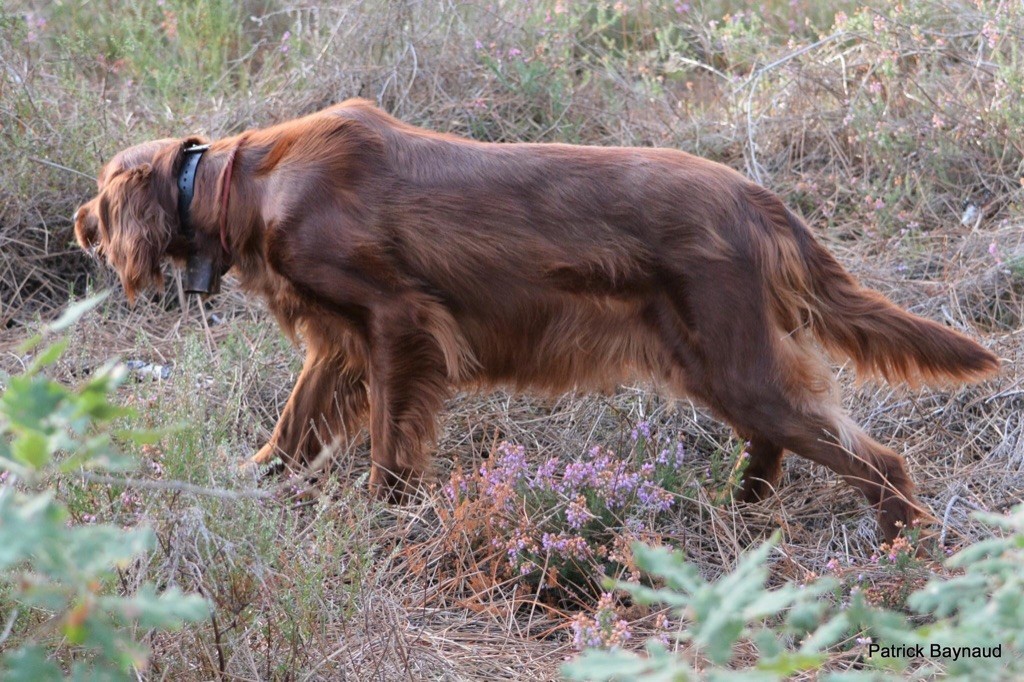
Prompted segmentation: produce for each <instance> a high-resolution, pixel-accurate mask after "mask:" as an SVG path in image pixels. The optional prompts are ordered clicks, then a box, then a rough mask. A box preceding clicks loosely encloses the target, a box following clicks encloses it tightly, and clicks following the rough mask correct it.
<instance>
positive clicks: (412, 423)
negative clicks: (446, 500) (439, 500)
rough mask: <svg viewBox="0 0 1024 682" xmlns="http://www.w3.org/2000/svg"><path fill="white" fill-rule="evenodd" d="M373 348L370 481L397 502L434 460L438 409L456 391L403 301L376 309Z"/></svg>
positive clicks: (434, 348)
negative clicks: (431, 455) (431, 450)
mask: <svg viewBox="0 0 1024 682" xmlns="http://www.w3.org/2000/svg"><path fill="white" fill-rule="evenodd" d="M374 312H375V314H374V323H373V328H372V334H371V342H370V343H371V347H370V440H371V445H370V455H371V459H372V460H373V468H372V470H371V473H370V486H371V488H372V489H373V490H374V492H375V494H376V495H377V496H378V497H380V498H382V499H387V500H389V501H391V502H399V503H400V502H403V501H405V500H407V499H408V497H409V495H410V494H411V493H412V492H414V490H415V488H416V485H417V484H418V481H419V477H420V475H421V474H422V473H423V470H424V469H425V468H426V465H427V461H428V459H429V452H428V447H430V445H432V443H433V441H434V438H435V431H436V426H437V424H436V420H437V413H438V412H439V411H440V410H441V408H442V406H443V405H444V400H445V398H446V397H447V396H448V395H449V393H450V387H449V383H448V377H447V373H446V365H445V359H444V355H443V353H442V351H441V349H440V347H439V346H438V343H437V340H436V338H435V337H434V336H433V335H432V334H430V333H429V332H428V331H426V330H425V329H423V328H422V327H420V326H419V319H418V317H417V310H416V309H415V307H414V306H411V305H406V303H404V302H402V303H400V304H398V305H395V306H391V307H389V308H388V309H385V310H376V311H374Z"/></svg>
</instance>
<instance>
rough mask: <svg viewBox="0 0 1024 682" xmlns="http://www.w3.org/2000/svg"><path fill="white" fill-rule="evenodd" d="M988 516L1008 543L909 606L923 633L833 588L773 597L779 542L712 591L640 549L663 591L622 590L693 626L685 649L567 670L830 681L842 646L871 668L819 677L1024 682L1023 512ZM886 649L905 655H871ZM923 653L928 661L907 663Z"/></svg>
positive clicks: (960, 559)
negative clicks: (818, 675)
mask: <svg viewBox="0 0 1024 682" xmlns="http://www.w3.org/2000/svg"><path fill="white" fill-rule="evenodd" d="M979 518H980V519H981V520H982V521H984V522H985V523H986V524H988V525H991V526H994V527H996V528H999V529H1002V530H1003V531H1004V532H1006V533H1007V535H1006V537H997V538H993V539H989V540H985V541H982V542H979V543H976V544H974V545H972V546H970V547H968V548H967V549H964V550H963V551H961V552H959V553H958V554H956V555H954V556H953V557H952V558H950V559H949V560H948V561H947V566H948V567H949V568H950V569H953V570H954V571H957V573H955V574H954V575H953V577H945V576H935V577H933V578H932V579H931V580H930V581H929V582H928V583H927V584H926V585H925V586H924V587H922V588H921V589H919V590H917V591H915V592H914V593H913V594H911V595H910V598H909V600H908V602H907V604H908V606H909V607H910V608H911V609H912V610H913V611H915V612H916V613H917V614H919V616H921V617H924V620H926V624H924V625H919V626H916V627H915V626H914V624H912V621H911V620H910V619H908V618H907V617H906V616H904V615H903V614H898V613H896V612H893V611H889V610H886V609H881V608H876V607H872V606H870V605H868V604H867V603H866V601H865V600H864V598H863V596H862V594H860V593H859V592H857V593H856V594H854V595H853V596H852V598H851V599H850V601H849V603H846V604H843V603H842V602H841V601H840V600H839V599H838V592H837V590H836V588H837V587H838V583H837V581H836V580H835V579H833V578H820V579H817V580H814V581H812V582H810V583H808V584H806V585H795V584H792V583H788V584H786V585H785V586H783V587H781V588H778V589H774V590H770V589H767V588H766V581H767V578H768V568H767V561H768V557H769V555H770V553H771V550H772V548H773V547H774V545H775V543H776V542H777V536H776V539H774V540H772V541H770V542H768V543H765V544H763V545H761V546H760V547H759V548H757V549H755V550H753V551H751V552H749V553H748V554H747V555H746V556H745V557H744V558H743V559H742V560H741V561H740V563H739V565H738V566H737V568H736V570H734V571H733V572H732V573H730V574H728V575H726V576H725V577H723V578H722V579H721V580H718V581H717V582H713V583H711V582H707V581H705V580H704V579H703V578H702V577H701V576H700V573H699V571H698V569H697V567H696V566H694V565H693V564H690V563H688V562H687V561H686V560H685V559H684V558H683V556H682V555H681V554H679V553H678V552H670V551H669V550H667V549H664V548H651V547H645V546H642V545H638V546H635V547H634V549H633V553H634V556H635V559H636V563H637V565H638V566H639V567H640V568H641V569H643V570H645V571H647V572H649V573H650V574H652V576H653V577H654V579H655V582H657V583H660V584H663V585H664V586H663V587H661V588H659V589H653V588H649V587H644V586H642V585H637V584H634V583H628V582H618V583H616V584H615V585H614V587H615V588H616V589H621V590H624V591H626V592H627V593H629V594H630V595H631V596H632V598H633V599H634V600H635V601H637V602H639V603H642V604H660V605H664V606H666V607H668V608H670V609H671V610H672V612H673V613H674V614H675V615H676V616H677V617H678V618H680V619H682V621H684V622H685V623H686V627H685V629H682V630H681V632H680V633H679V634H676V635H675V638H676V639H677V641H678V643H679V645H680V646H679V647H678V650H677V651H670V650H669V649H668V648H667V647H666V646H665V643H664V642H659V641H658V640H651V641H650V642H648V644H647V653H646V655H639V654H636V653H631V652H627V651H624V650H622V649H621V648H616V647H613V648H611V649H610V650H601V649H598V648H596V647H595V648H592V649H590V650H588V651H587V652H585V653H584V654H583V655H582V656H581V657H579V658H578V659H576V660H575V661H573V662H572V663H570V664H569V665H567V666H566V667H565V668H564V670H563V672H564V674H565V675H566V676H567V677H569V678H570V679H577V680H689V679H703V678H707V679H712V680H739V679H743V680H751V679H758V680H762V679H763V680H779V679H784V678H786V677H787V676H789V675H793V674H795V673H800V672H804V673H806V672H814V671H822V668H823V666H824V665H825V663H826V660H827V658H826V655H827V652H828V651H829V650H830V649H835V648H839V647H845V648H847V649H849V651H847V652H846V653H847V654H849V655H850V656H851V657H852V658H854V659H859V661H860V662H861V663H862V664H866V665H861V666H860V667H861V668H863V669H862V670H858V671H856V672H834V671H828V672H823V677H822V679H826V680H829V679H831V680H845V679H853V678H858V679H872V680H882V679H893V680H897V679H904V678H905V675H906V674H909V673H912V674H913V677H914V679H933V678H937V677H940V676H941V677H943V678H944V679H962V680H977V679H989V680H995V679H1020V677H1021V675H1024V598H1022V597H1021V595H1022V594H1024V505H1021V506H1018V507H1017V508H1016V509H1015V510H1014V512H1013V513H1012V514H1011V515H1009V516H1006V517H1002V516H997V515H992V514H987V515H983V516H980V517H979ZM921 620H922V619H921V618H920V617H919V618H917V619H916V622H920V621H921ZM666 639H667V638H666ZM740 643H746V644H748V645H750V644H752V645H753V651H754V656H751V655H750V651H751V649H750V647H745V648H744V655H743V657H742V658H741V657H740V655H739V654H740V649H739V648H738V647H737V645H738V644H740ZM600 644H602V645H607V644H608V641H607V640H602V641H601V642H600ZM614 644H621V641H615V642H614ZM879 646H881V647H896V648H898V649H890V650H889V652H886V651H885V649H884V648H883V649H882V650H881V651H874V650H873V649H875V648H877V647H879ZM915 647H919V648H918V649H917V651H920V652H921V653H922V654H923V655H920V656H914V655H911V654H908V655H904V654H903V653H902V652H908V651H913V650H914V648H915ZM994 647H998V649H997V650H993V648H994ZM887 653H888V654H895V655H887ZM873 654H878V655H873ZM751 659H753V660H751ZM696 661H706V664H698V663H697V662H696ZM895 673H898V675H897V674H895Z"/></svg>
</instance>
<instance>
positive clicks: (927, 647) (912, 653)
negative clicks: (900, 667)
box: [868, 642, 1003, 661]
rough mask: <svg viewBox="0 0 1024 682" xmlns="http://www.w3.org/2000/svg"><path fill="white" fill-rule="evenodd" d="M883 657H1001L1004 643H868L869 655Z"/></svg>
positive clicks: (954, 658)
mask: <svg viewBox="0 0 1024 682" xmlns="http://www.w3.org/2000/svg"><path fill="white" fill-rule="evenodd" d="M875 655H878V656H881V657H882V658H926V657H927V658H941V659H944V660H947V661H958V660H960V659H961V658H1001V657H1002V655H1003V645H1002V644H997V645H995V646H943V645H941V644H892V645H889V646H885V645H882V644H878V643H877V642H872V643H871V644H869V645H868V657H869V658H870V657H872V656H875Z"/></svg>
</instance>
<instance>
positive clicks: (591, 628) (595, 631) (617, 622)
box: [572, 592, 630, 649]
mask: <svg viewBox="0 0 1024 682" xmlns="http://www.w3.org/2000/svg"><path fill="white" fill-rule="evenodd" d="M572 631H573V644H575V645H576V648H577V649H584V648H587V647H590V648H598V647H608V648H615V647H618V646H621V645H622V644H623V642H625V641H626V640H628V639H629V638H630V632H629V623H627V622H626V621H625V620H623V619H621V618H619V614H618V612H617V611H616V610H615V603H614V598H613V596H612V594H611V593H610V592H605V593H604V594H602V595H601V599H600V600H599V601H598V602H597V609H596V610H595V611H594V615H593V617H590V616H587V615H586V614H583V613H580V614H577V616H576V618H575V619H574V620H573V623H572Z"/></svg>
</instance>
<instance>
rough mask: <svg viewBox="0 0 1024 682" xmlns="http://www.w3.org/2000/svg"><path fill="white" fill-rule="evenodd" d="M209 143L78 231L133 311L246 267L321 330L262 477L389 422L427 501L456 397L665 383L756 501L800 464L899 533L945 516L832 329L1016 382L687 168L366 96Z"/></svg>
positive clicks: (116, 169)
mask: <svg viewBox="0 0 1024 682" xmlns="http://www.w3.org/2000/svg"><path fill="white" fill-rule="evenodd" d="M204 143H205V141H204V140H201V139H197V138H186V139H183V140H160V141H156V142H149V143H146V144H144V145H140V146H138V147H133V148H131V149H129V150H126V151H124V152H122V153H121V154H119V155H118V156H117V157H115V159H114V160H113V161H112V162H111V163H109V164H107V166H105V167H104V169H103V171H102V172H101V174H100V179H99V184H100V191H99V194H98V196H96V197H95V198H94V199H93V200H92V201H90V202H89V203H87V204H85V205H84V206H82V207H81V208H80V209H79V210H78V213H77V214H76V220H75V233H76V236H77V238H78V241H79V243H80V244H81V245H82V246H83V247H86V248H90V247H96V248H97V250H98V252H99V253H100V254H102V255H104V256H105V257H106V259H107V261H108V262H109V263H110V265H112V266H113V267H114V268H115V269H116V270H117V271H118V273H119V274H120V277H121V281H122V283H123V284H124V288H125V291H126V293H127V295H128V297H129V298H132V297H133V296H134V295H135V293H136V292H137V291H138V290H139V289H140V288H141V287H144V286H146V285H148V284H157V285H159V284H161V283H162V274H161V267H160V266H161V261H162V260H163V259H164V258H165V257H170V258H173V259H175V260H177V261H179V262H185V263H186V277H185V281H186V285H187V288H189V289H190V290H193V291H200V292H213V291H216V290H217V287H218V284H219V280H220V277H221V276H222V275H223V274H224V273H225V272H227V271H228V270H229V269H231V270H233V272H234V273H235V275H236V276H237V278H238V280H239V281H240V283H241V285H242V287H243V288H244V289H246V290H247V291H251V292H255V293H257V294H259V295H261V296H262V297H263V298H264V299H265V300H266V302H267V304H268V306H269V307H270V309H271V310H272V311H273V313H274V315H275V316H276V317H277V319H278V321H279V322H280V324H281V326H282V327H283V328H284V330H285V331H286V332H287V333H288V334H289V335H290V336H291V337H292V338H293V339H294V338H295V336H296V334H297V333H301V335H302V338H303V340H304V341H305V344H306V346H307V355H306V361H305V365H304V367H303V369H302V374H301V375H300V376H299V379H298V381H297V382H296V385H295V389H294V391H293V392H292V395H291V398H290V399H289V401H288V404H287V405H286V407H285V409H284V412H283V413H282V415H281V419H280V421H279V422H278V424H277V427H276V428H275V430H274V433H273V436H272V437H271V439H270V442H268V443H267V444H266V445H265V446H264V447H263V448H262V449H261V450H260V451H259V452H258V453H257V454H256V455H255V456H254V457H253V460H254V461H255V462H266V461H268V460H270V459H271V458H273V457H274V456H275V455H280V456H281V457H282V458H283V460H284V461H285V462H286V463H287V464H289V465H300V464H303V463H307V462H310V461H311V460H313V459H314V458H315V457H316V456H317V454H318V453H319V452H320V450H321V448H322V443H324V442H330V441H332V440H339V439H340V440H344V439H345V438H348V437H350V436H352V435H354V434H356V433H358V432H359V431H360V429H361V427H362V426H363V425H364V423H365V421H366V419H367V416H368V417H369V430H370V437H371V453H372V460H373V470H372V473H371V477H370V480H371V484H372V485H373V486H374V487H375V489H376V490H377V491H378V493H379V494H382V495H385V496H388V497H391V498H401V497H402V496H403V494H405V493H406V492H407V491H408V487H409V486H410V485H412V484H414V482H415V481H416V480H417V478H418V476H419V474H420V473H421V472H422V471H423V470H424V468H425V466H426V464H427V461H428V457H429V449H430V447H431V443H432V441H433V439H434V435H435V430H436V427H435V424H436V417H437V413H438V411H439V410H440V409H441V408H442V405H443V404H444V401H445V399H446V398H447V397H448V396H449V395H451V393H452V391H453V390H455V389H456V388H459V387H467V386H474V387H478V386H490V385H506V386H511V387H513V388H516V389H534V390H538V389H539V390H542V391H545V392H561V391H566V390H570V389H578V388H608V387H610V386H614V385H615V384H616V383H617V382H620V381H625V380H629V379H630V378H633V377H641V378H650V379H653V380H654V381H656V382H657V383H658V384H659V385H661V386H664V387H665V389H666V390H667V391H668V392H670V393H672V394H673V395H677V396H689V397H692V398H693V399H695V400H697V401H699V402H701V403H703V404H704V405H706V406H707V407H709V408H710V409H711V410H712V411H713V412H714V413H715V414H717V415H718V416H720V417H721V418H722V419H724V420H726V421H727V422H729V424H731V425H732V426H733V427H734V428H735V430H736V432H737V433H738V434H739V435H740V436H741V437H742V438H744V439H747V440H749V441H750V444H751V445H750V450H749V452H750V463H749V466H748V467H747V469H746V474H745V477H744V479H743V483H742V490H741V491H740V495H741V496H742V498H744V499H746V500H756V499H758V498H760V497H762V496H764V495H765V494H766V493H768V492H769V490H770V489H771V488H772V486H774V485H776V484H777V483H778V481H779V477H780V475H781V471H782V469H781V461H782V455H783V451H784V450H791V451H793V452H795V453H797V454H799V455H801V456H803V457H806V458H808V459H810V460H812V461H814V462H817V463H819V464H823V465H825V466H826V467H828V468H829V469H831V470H832V471H834V472H836V473H837V474H839V475H840V476H842V477H843V478H844V479H845V480H846V481H848V482H849V483H850V484H851V485H853V486H855V487H856V488H857V489H859V490H860V491H861V492H862V493H863V494H864V496H865V497H866V498H867V500H868V502H869V503H870V504H871V505H872V506H873V507H874V508H875V509H876V510H877V512H878V519H879V524H880V526H881V528H882V532H883V534H884V535H885V537H886V538H887V539H892V538H894V537H895V536H896V535H897V534H898V532H899V528H900V527H902V526H903V525H905V524H909V523H910V522H911V521H912V520H914V519H915V517H917V516H918V514H919V511H920V510H919V508H918V506H917V505H916V503H915V500H914V496H913V486H912V483H911V481H910V478H909V476H908V474H907V471H906V469H905V468H904V465H903V461H902V459H901V458H900V457H899V456H897V455H896V454H895V453H893V452H892V451H891V450H889V449H888V448H886V447H884V446H882V445H881V444H879V443H877V442H876V441H874V440H872V439H871V438H870V437H869V436H868V435H867V434H866V433H864V431H862V430H861V429H860V428H859V427H858V426H857V425H856V424H855V423H854V422H853V421H852V420H851V419H850V418H849V417H848V416H847V415H846V414H845V413H844V411H843V410H842V408H841V407H840V404H839V402H838V400H837V398H836V395H835V384H834V381H833V379H832V376H831V372H830V371H829V369H828V367H827V366H826V364H825V363H824V361H823V360H822V358H821V356H820V354H819V353H818V352H817V350H816V346H815V344H814V343H813V342H812V337H813V338H816V339H817V340H818V341H819V342H820V343H821V344H822V345H823V346H824V347H825V348H826V349H827V350H828V351H830V352H832V353H834V354H836V355H838V356H846V357H849V358H851V359H852V360H853V361H854V363H855V364H856V367H857V370H858V371H859V372H862V373H868V374H875V375H880V376H882V377H884V378H885V379H887V380H892V381H905V382H910V383H918V382H931V383H942V382H949V381H954V382H960V381H972V380H977V379H980V378H982V377H984V376H986V375H989V374H991V373H993V372H995V371H996V369H997V367H998V361H997V359H996V357H995V356H994V355H993V354H992V353H990V352H989V351H987V350H986V349H984V348H982V347H981V346H979V345H978V344H976V343H975V342H973V341H971V340H969V339H968V338H966V337H964V336H962V335H961V334H958V333H957V332H955V331H952V330H951V329H948V328H946V327H944V326H942V325H939V324H936V323H935V322H931V321H929V320H926V319H922V318H920V317H916V316H914V315H911V314H909V313H907V312H904V311H903V310H901V309H900V308H898V307H896V306H895V305H893V304H892V303H891V302H889V301H888V300H887V299H885V298H884V297H883V296H882V295H880V294H878V293H876V292H874V291H871V290H868V289H865V288H863V287H861V286H860V285H859V284H858V283H857V281H856V280H855V279H854V278H853V277H852V276H851V275H850V274H849V273H848V272H846V270H844V269H843V267H842V266H841V265H840V264H839V263H837V262H836V260H835V259H834V258H833V257H832V256H831V255H830V254H829V252H828V251H826V250H825V248H823V247H822V246H821V245H820V244H818V242H817V241H815V239H814V237H813V236H812V235H811V232H810V231H809V230H808V228H807V227H806V226H805V225H804V223H803V222H802V221H801V220H800V219H799V218H798V217H797V216H795V215H794V214H793V213H791V212H790V211H789V210H788V209H787V208H786V207H785V206H784V205H783V203H782V201H780V199H779V198H778V197H777V196H776V195H774V194H773V193H771V192H770V191H768V190H766V189H764V188H762V187H759V186H757V185H755V184H753V183H751V182H750V181H749V180H747V179H746V178H744V177H743V176H741V175H740V174H739V173H736V172H735V171H733V170H730V169H729V168H727V167H725V166H722V165H720V164H717V163H714V162H711V161H708V160H705V159H700V158H697V157H694V156H690V155H689V154H685V153H683V152H679V151H674V150H669V149H632V148H603V147H579V146H569V145H560V144H487V143H481V142H475V141H472V140H467V139H463V138H460V137H456V136H453V135H443V134H438V133H434V132H430V131H427V130H423V129H420V128H416V127H413V126H410V125H406V124H404V123H402V122H400V121H398V120H396V119H394V118H392V117H391V116H388V115H387V114H385V113H384V112H382V111H380V110H379V109H377V108H376V107H374V106H373V105H371V104H370V103H368V102H365V101H361V100H350V101H347V102H343V103H341V104H339V105H337V106H334V107H331V108H329V109H326V110H325V111H322V112H319V113H317V114H313V115H310V116H306V117H304V118H300V119H297V120H294V121H289V122H287V123H282V124H280V125H276V126H273V127H270V128H264V129H261V130H249V131H246V132H244V133H242V134H240V135H237V136H234V137H230V138H227V139H223V140H219V141H216V142H213V143H211V144H209V147H208V148H206V146H205V144H204ZM200 145H203V146H200Z"/></svg>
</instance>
